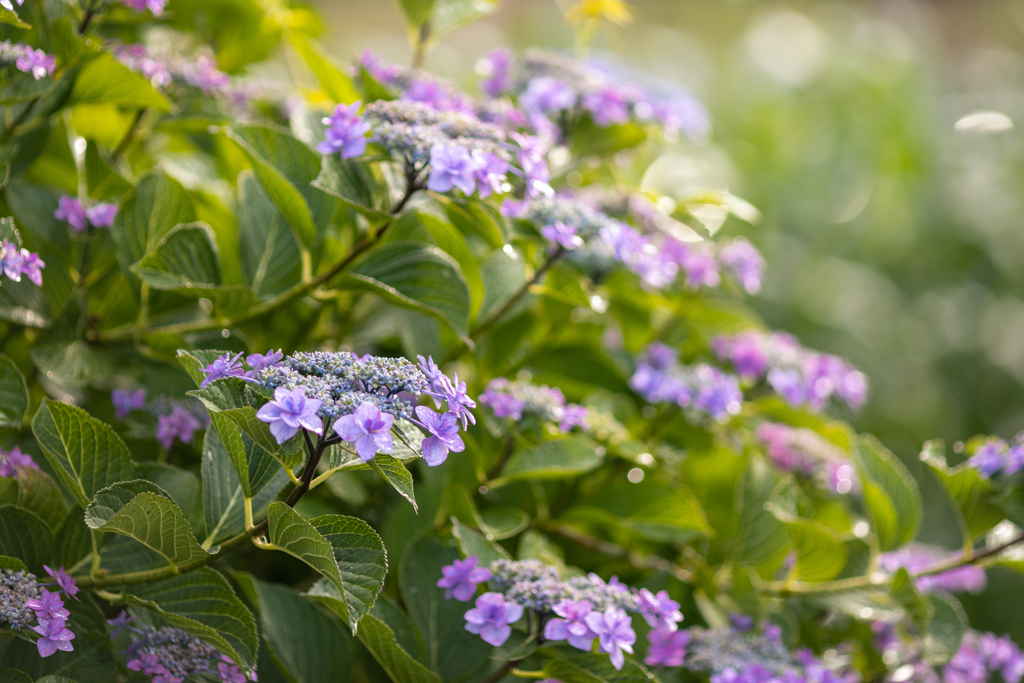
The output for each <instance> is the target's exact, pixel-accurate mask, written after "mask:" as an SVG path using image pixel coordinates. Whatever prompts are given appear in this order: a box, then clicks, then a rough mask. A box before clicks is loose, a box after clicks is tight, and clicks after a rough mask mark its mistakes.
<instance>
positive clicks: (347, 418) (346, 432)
mask: <svg viewBox="0 0 1024 683" xmlns="http://www.w3.org/2000/svg"><path fill="white" fill-rule="evenodd" d="M278 391H282V390H281V389H278ZM296 391H300V390H298V389H296ZM267 405H270V404H269V403H268V404H267ZM265 407H266V406H264V408H265ZM317 408H319V406H317ZM260 410H263V408H261V409H260ZM428 410H429V408H428ZM313 412H314V413H315V410H314V411H313ZM313 417H314V419H316V420H317V421H318V422H319V418H316V416H315V414H314V415H313ZM394 424H395V418H394V416H392V415H389V414H388V413H382V412H381V411H380V409H379V408H377V406H375V405H373V404H372V403H363V404H362V405H360V406H359V407H358V408H356V410H355V412H354V413H351V414H349V415H342V416H341V417H339V418H338V419H337V421H336V422H335V423H334V431H335V433H336V434H337V435H338V436H340V437H341V438H342V439H344V440H345V441H348V442H349V443H351V444H352V445H353V446H355V448H356V453H358V454H359V458H360V459H361V460H362V461H363V462H369V461H371V460H373V456H375V455H377V453H378V452H380V453H390V452H391V451H392V449H393V443H392V439H391V427H392V426H394ZM312 431H317V430H312ZM318 433H319V432H318Z"/></svg>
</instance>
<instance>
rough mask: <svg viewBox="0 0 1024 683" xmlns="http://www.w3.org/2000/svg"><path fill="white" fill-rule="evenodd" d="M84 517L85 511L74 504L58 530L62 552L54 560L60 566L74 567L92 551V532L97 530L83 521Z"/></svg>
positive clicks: (58, 540) (58, 541)
mask: <svg viewBox="0 0 1024 683" xmlns="http://www.w3.org/2000/svg"><path fill="white" fill-rule="evenodd" d="M84 517H85V511H84V510H82V508H80V507H79V506H78V505H72V506H71V510H69V511H68V514H67V515H66V516H65V517H64V524H62V525H61V527H60V529H58V530H57V533H56V534H55V542H56V544H57V547H58V548H59V553H60V554H59V558H58V559H56V560H54V561H55V562H56V563H57V565H58V566H62V567H73V566H75V565H76V564H78V562H79V561H80V560H82V559H83V558H84V557H85V556H86V555H88V554H89V553H90V552H92V534H94V533H96V532H94V531H90V530H89V527H87V526H85V524H83V523H82V519H83V518H84Z"/></svg>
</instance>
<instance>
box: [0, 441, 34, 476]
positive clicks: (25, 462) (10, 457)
mask: <svg viewBox="0 0 1024 683" xmlns="http://www.w3.org/2000/svg"><path fill="white" fill-rule="evenodd" d="M19 467H31V468H32V469H36V470H38V469H39V465H37V464H36V463H35V461H34V460H33V459H32V456H31V455H27V454H25V453H22V452H21V449H20V448H18V447H17V446H15V447H14V448H12V449H11V450H10V452H9V453H4V452H3V451H0V477H17V476H18V468H19Z"/></svg>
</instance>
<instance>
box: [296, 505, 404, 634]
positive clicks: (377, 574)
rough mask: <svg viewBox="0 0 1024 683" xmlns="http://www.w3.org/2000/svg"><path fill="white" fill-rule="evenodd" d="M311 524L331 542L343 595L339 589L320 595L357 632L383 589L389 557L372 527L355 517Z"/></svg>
mask: <svg viewBox="0 0 1024 683" xmlns="http://www.w3.org/2000/svg"><path fill="white" fill-rule="evenodd" d="M309 523H310V524H311V525H312V526H313V527H314V528H315V529H316V530H317V531H318V532H320V534H321V535H322V536H323V538H325V539H327V542H328V543H330V545H331V548H332V549H333V553H334V559H335V561H336V562H337V566H338V572H339V573H340V575H341V586H340V589H341V592H340V593H337V592H335V591H334V590H332V589H335V588H336V586H335V585H332V584H329V585H327V586H323V587H322V589H321V590H319V591H317V593H318V594H321V595H325V596H327V597H328V598H330V600H329V601H327V604H328V606H329V607H330V608H331V609H333V610H334V611H335V612H337V613H338V616H340V617H341V618H342V619H344V620H345V621H347V622H348V625H349V627H351V629H352V632H353V633H355V631H356V628H357V626H358V624H359V620H360V619H362V618H363V616H364V615H366V614H368V613H369V611H370V608H371V607H373V602H374V600H376V598H377V594H378V593H380V589H381V588H382V587H383V586H384V577H385V576H386V575H387V573H388V556H387V551H386V550H385V548H384V543H383V542H382V541H381V540H380V536H378V535H377V532H376V531H374V530H373V529H372V528H371V527H370V525H369V524H367V523H366V522H364V521H363V520H361V519H356V518H355V517H345V516H343V515H324V516H322V517H317V518H315V519H311V520H309Z"/></svg>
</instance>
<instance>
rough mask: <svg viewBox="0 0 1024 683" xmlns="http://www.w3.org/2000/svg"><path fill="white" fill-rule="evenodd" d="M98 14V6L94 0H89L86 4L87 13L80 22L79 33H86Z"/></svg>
mask: <svg viewBox="0 0 1024 683" xmlns="http://www.w3.org/2000/svg"><path fill="white" fill-rule="evenodd" d="M94 16H96V6H95V4H94V3H93V0H89V2H88V4H86V6H85V15H84V16H83V17H82V21H81V23H80V24H78V33H79V34H80V35H83V36H84V35H85V32H86V31H88V30H89V24H91V23H92V18H93V17H94Z"/></svg>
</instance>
